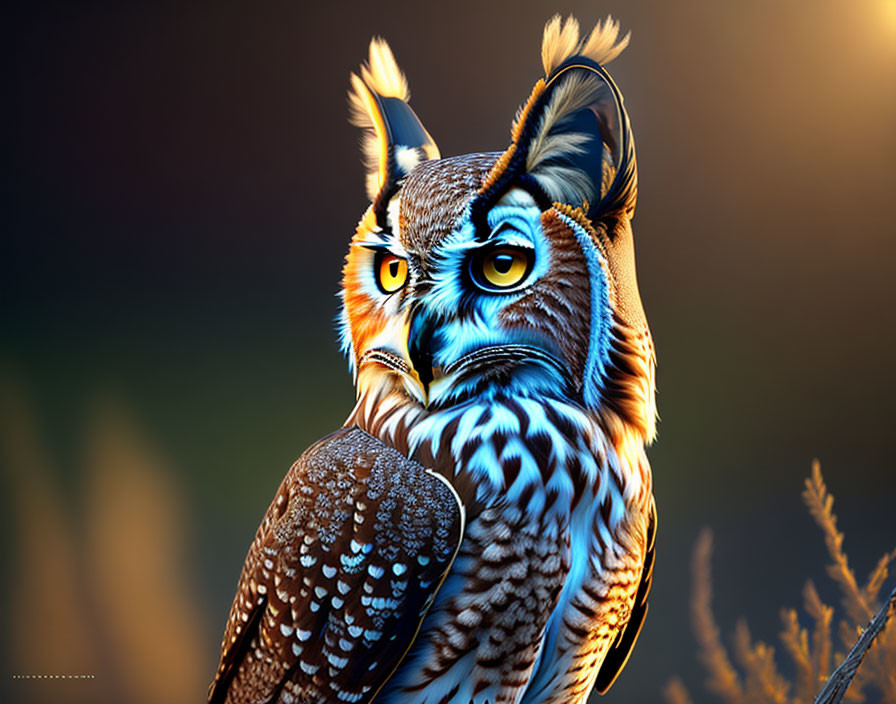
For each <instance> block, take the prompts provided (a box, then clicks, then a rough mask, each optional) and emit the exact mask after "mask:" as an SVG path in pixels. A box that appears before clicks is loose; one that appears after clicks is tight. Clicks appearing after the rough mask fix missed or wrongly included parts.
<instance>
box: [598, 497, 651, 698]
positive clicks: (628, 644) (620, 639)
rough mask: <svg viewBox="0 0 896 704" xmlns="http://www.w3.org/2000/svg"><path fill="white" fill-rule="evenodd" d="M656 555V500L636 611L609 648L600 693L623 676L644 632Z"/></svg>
mask: <svg viewBox="0 0 896 704" xmlns="http://www.w3.org/2000/svg"><path fill="white" fill-rule="evenodd" d="M655 559H656V504H652V505H651V511H650V522H649V523H648V525H647V552H646V554H645V555H644V569H643V570H642V572H641V582H640V583H639V584H638V592H637V594H636V595H635V603H634V605H633V606H632V613H631V616H630V617H629V619H628V623H627V624H626V625H625V628H624V629H622V630H621V631H620V632H619V635H618V636H616V640H615V641H614V642H613V645H612V646H610V649H609V650H608V651H607V656H606V657H605V658H604V661H603V664H602V665H601V666H600V672H598V673H597V679H596V680H595V682H594V691H595V692H597V693H598V694H606V693H607V690H608V689H610V687H611V686H612V685H613V682H615V681H616V678H617V677H619V673H620V672H622V668H624V667H625V664H626V663H627V662H628V658H629V656H630V655H631V654H632V650H633V649H634V647H635V642H636V641H637V640H638V635H639V634H640V633H641V627H642V626H643V625H644V617H645V616H647V597H648V596H649V595H650V585H651V582H652V581H653V563H654V560H655Z"/></svg>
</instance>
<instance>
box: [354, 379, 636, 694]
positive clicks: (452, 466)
mask: <svg viewBox="0 0 896 704" xmlns="http://www.w3.org/2000/svg"><path fill="white" fill-rule="evenodd" d="M367 401H368V400H367V399H362V400H361V401H360V402H359V404H358V406H357V407H356V409H355V413H354V414H353V415H352V417H351V418H350V419H349V423H356V424H358V425H359V426H360V427H362V428H364V429H365V430H367V431H368V432H370V433H371V434H373V435H375V436H378V437H379V438H380V439H381V440H383V441H384V442H387V443H388V444H390V445H393V446H395V447H396V448H398V449H399V450H401V451H402V452H403V453H406V454H407V455H409V456H412V457H414V458H415V459H417V460H418V461H419V462H421V464H423V465H424V466H427V467H431V468H434V469H435V470H436V471H438V472H440V473H442V474H443V475H444V476H446V477H447V478H448V479H449V480H450V482H451V483H452V485H453V486H454V488H455V490H456V491H457V492H458V494H459V496H460V498H461V500H462V502H463V504H464V506H465V509H466V512H467V529H466V532H465V535H464V539H463V543H462V545H461V547H460V550H459V552H458V555H457V558H456V560H455V562H454V564H453V566H452V568H451V571H450V573H449V575H448V577H447V579H446V580H445V582H444V584H443V586H442V588H441V589H440V591H439V592H438V594H437V596H436V600H435V602H434V603H433V606H432V608H431V609H430V611H429V612H428V614H427V616H426V618H425V620H424V621H423V624H422V627H421V629H420V633H419V635H418V638H417V639H416V641H415V643H414V645H413V646H412V648H411V650H410V651H409V653H408V655H407V657H406V658H405V659H404V661H403V662H402V664H401V665H400V666H399V668H398V670H396V672H395V674H394V675H393V677H392V678H391V679H390V681H389V683H388V684H387V685H386V687H385V688H384V689H383V690H382V692H381V693H380V695H379V696H378V697H377V700H378V701H382V702H388V703H389V704H391V703H393V702H408V703H410V702H419V703H423V702H432V703H433V704H435V703H437V702H445V703H448V702H451V703H455V704H467V703H468V702H475V703H476V704H484V703H485V702H489V704H497V703H503V702H523V703H524V704H530V703H531V704H542V703H546V702H578V701H584V700H585V698H587V696H588V694H589V692H590V691H591V688H592V686H593V684H594V680H595V677H596V675H597V672H598V670H599V667H600V664H601V662H602V661H603V658H604V656H605V654H606V652H607V650H608V648H609V647H610V645H611V644H612V642H613V640H614V639H615V637H616V636H617V634H618V633H619V631H620V630H621V629H622V628H623V627H624V626H625V624H626V622H627V621H628V617H629V613H630V611H631V607H632V602H633V601H634V599H635V593H636V591H637V589H638V583H639V581H640V577H641V569H642V566H643V563H644V555H645V550H646V543H647V535H646V534H647V521H648V517H649V514H650V511H651V510H652V494H651V478H650V469H649V466H648V464H647V460H646V456H645V454H644V449H643V442H642V439H641V438H640V437H637V436H635V435H634V434H633V435H632V437H631V438H622V439H619V440H616V441H615V442H611V441H610V440H609V439H608V438H607V437H606V435H605V434H604V433H603V432H602V430H601V429H600V427H599V426H598V424H597V423H596V422H595V420H594V419H593V418H592V417H591V416H590V415H589V414H588V413H587V412H585V411H584V410H583V409H582V408H581V407H579V406H576V405H573V404H571V403H569V402H567V401H564V400H561V399H543V398H540V399H534V398H527V397H502V396H494V397H489V398H485V399H475V400H472V401H468V402H466V403H464V404H461V405H458V406H456V407H452V408H449V409H445V410H441V411H436V412H432V413H428V412H426V411H425V410H423V409H421V408H420V407H419V406H417V405H416V404H411V403H407V402H406V401H404V400H402V397H401V395H400V394H394V395H389V396H388V397H385V398H383V397H381V398H379V399H375V400H373V399H370V401H371V402H369V403H368V402H367Z"/></svg>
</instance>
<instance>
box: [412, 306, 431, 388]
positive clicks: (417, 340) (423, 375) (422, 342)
mask: <svg viewBox="0 0 896 704" xmlns="http://www.w3.org/2000/svg"><path fill="white" fill-rule="evenodd" d="M435 330H436V320H435V318H433V317H432V316H430V315H429V314H428V313H427V311H426V309H425V308H423V307H422V306H419V305H416V306H414V307H413V308H412V309H411V316H410V323H409V325H408V357H409V358H410V360H411V365H412V366H413V368H414V371H415V372H416V373H417V378H418V379H419V380H420V384H421V385H422V386H423V390H424V391H425V393H426V395H427V396H428V395H429V385H430V383H432V380H433V379H434V378H435V373H434V371H433V364H432V343H433V336H434V334H435Z"/></svg>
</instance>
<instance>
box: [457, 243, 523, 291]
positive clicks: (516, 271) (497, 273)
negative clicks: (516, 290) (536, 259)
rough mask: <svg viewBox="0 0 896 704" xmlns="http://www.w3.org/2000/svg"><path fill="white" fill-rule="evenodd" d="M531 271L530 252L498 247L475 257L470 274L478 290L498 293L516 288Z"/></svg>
mask: <svg viewBox="0 0 896 704" xmlns="http://www.w3.org/2000/svg"><path fill="white" fill-rule="evenodd" d="M531 270H532V251H531V250H528V249H519V248H516V247H498V248H497V249H492V250H488V251H486V252H485V253H484V254H482V255H479V256H476V257H474V258H473V260H472V261H471V263H470V274H471V275H472V277H473V281H474V282H475V283H476V285H477V286H479V287H480V288H484V289H486V290H487V291H498V290H503V289H508V288H511V287H513V286H516V285H517V284H518V283H520V281H522V280H523V279H525V278H526V275H527V274H528V273H529V272H530V271H531Z"/></svg>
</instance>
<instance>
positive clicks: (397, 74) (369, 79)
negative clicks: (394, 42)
mask: <svg viewBox="0 0 896 704" xmlns="http://www.w3.org/2000/svg"><path fill="white" fill-rule="evenodd" d="M361 77H362V78H363V79H364V82H365V83H366V84H367V85H368V86H369V87H370V90H372V91H374V92H375V93H378V94H379V95H381V96H382V97H384V98H400V99H401V100H404V101H405V102H407V101H408V100H410V99H411V91H410V90H408V81H407V79H406V78H405V77H404V74H403V73H402V72H401V69H400V68H398V64H397V63H395V56H394V55H393V54H392V49H390V48H389V44H388V43H387V42H386V40H385V39H383V38H382V37H374V38H373V39H371V40H370V59H369V60H368V62H367V63H366V64H362V65H361Z"/></svg>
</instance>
